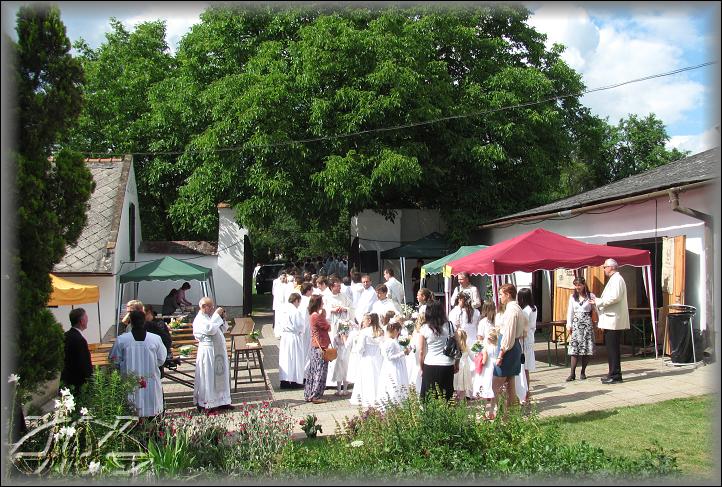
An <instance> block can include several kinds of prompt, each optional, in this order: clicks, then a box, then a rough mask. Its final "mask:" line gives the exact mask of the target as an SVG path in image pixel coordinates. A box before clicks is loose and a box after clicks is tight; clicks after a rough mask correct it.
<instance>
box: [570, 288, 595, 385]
mask: <svg viewBox="0 0 722 487" xmlns="http://www.w3.org/2000/svg"><path fill="white" fill-rule="evenodd" d="M574 288H575V291H574V294H572V295H571V296H569V308H568V310H567V336H569V355H571V357H572V360H571V362H572V372H571V374H569V377H567V382H571V381H573V380H575V379H576V378H577V377H576V369H577V362H578V361H579V357H581V359H582V360H581V362H582V373H581V374H580V376H579V378H580V379H582V380H584V379H586V378H587V375H586V374H585V373H584V372H585V371H586V369H587V364H588V363H589V357H590V356H591V355H593V354H594V324H593V323H592V307H593V306H594V305H593V304H591V303H590V302H589V300H590V299H594V298H595V296H594V294H593V293H590V292H589V288H588V287H587V282H586V281H585V280H584V278H583V277H577V278H576V279H574Z"/></svg>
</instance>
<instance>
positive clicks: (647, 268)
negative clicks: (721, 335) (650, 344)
mask: <svg viewBox="0 0 722 487" xmlns="http://www.w3.org/2000/svg"><path fill="white" fill-rule="evenodd" d="M644 269H645V271H646V272H645V275H646V277H647V289H649V294H648V296H649V313H650V314H651V315H652V333H653V334H654V358H655V359H658V358H659V351H658V345H657V313H656V305H655V302H654V286H653V283H652V266H651V265H647V266H644ZM692 338H694V336H693V337H692Z"/></svg>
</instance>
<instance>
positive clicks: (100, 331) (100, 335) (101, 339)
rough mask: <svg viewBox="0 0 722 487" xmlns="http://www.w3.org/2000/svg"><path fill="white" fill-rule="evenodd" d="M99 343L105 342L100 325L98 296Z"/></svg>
mask: <svg viewBox="0 0 722 487" xmlns="http://www.w3.org/2000/svg"><path fill="white" fill-rule="evenodd" d="M97 304H98V343H103V330H102V329H101V327H100V298H98V303H97Z"/></svg>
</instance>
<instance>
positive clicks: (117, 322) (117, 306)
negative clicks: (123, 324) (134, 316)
mask: <svg viewBox="0 0 722 487" xmlns="http://www.w3.org/2000/svg"><path fill="white" fill-rule="evenodd" d="M121 299H123V283H120V282H119V283H118V299H117V300H116V302H115V316H116V320H115V337H116V338H117V337H118V327H119V326H120V300H121Z"/></svg>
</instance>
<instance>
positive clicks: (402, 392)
mask: <svg viewBox="0 0 722 487" xmlns="http://www.w3.org/2000/svg"><path fill="white" fill-rule="evenodd" d="M380 348H381V357H382V359H383V361H382V363H381V371H380V373H379V384H378V390H377V392H376V396H377V398H378V400H379V401H380V402H394V403H400V402H401V401H403V400H404V398H406V396H407V394H408V386H409V375H408V372H407V370H406V354H405V353H404V352H403V350H402V349H401V345H399V342H398V341H396V340H394V339H393V338H389V337H386V338H384V340H383V341H382V342H381V347H380Z"/></svg>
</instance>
